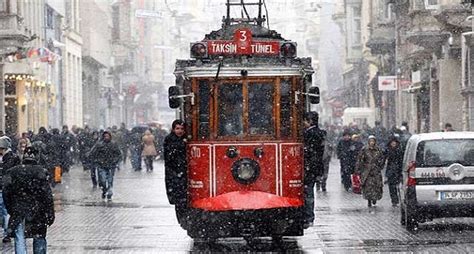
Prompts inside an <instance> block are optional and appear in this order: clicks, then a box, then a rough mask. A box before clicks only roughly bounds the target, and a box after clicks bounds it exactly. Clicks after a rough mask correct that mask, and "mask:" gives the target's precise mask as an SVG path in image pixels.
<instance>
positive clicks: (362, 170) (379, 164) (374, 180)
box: [356, 136, 385, 207]
mask: <svg viewBox="0 0 474 254" xmlns="http://www.w3.org/2000/svg"><path fill="white" fill-rule="evenodd" d="M384 162H385V160H384V154H383V151H382V150H381V149H380V148H379V147H378V146H377V139H376V138H375V136H369V141H368V144H367V146H365V147H364V148H362V151H360V153H359V156H358V158H357V165H356V174H359V175H360V186H361V190H362V194H363V197H364V198H365V199H366V200H367V202H368V206H369V207H371V206H372V205H375V204H376V203H377V200H380V199H382V195H383V179H382V170H383V166H384Z"/></svg>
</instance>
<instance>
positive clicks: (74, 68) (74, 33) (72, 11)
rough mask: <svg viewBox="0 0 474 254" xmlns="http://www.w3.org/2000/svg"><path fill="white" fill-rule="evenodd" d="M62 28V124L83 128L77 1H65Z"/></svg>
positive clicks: (78, 8) (80, 46)
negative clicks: (63, 47)
mask: <svg viewBox="0 0 474 254" xmlns="http://www.w3.org/2000/svg"><path fill="white" fill-rule="evenodd" d="M65 9H66V17H65V24H64V27H63V38H64V44H65V49H64V53H63V56H62V64H63V75H62V76H63V77H62V78H63V80H62V103H63V108H62V111H63V119H62V122H63V124H66V125H69V126H73V125H76V126H83V124H84V122H83V121H84V119H83V108H82V37H81V34H80V33H81V26H80V5H79V0H67V1H65Z"/></svg>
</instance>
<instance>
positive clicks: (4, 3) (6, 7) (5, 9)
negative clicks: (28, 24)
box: [0, 0, 10, 13]
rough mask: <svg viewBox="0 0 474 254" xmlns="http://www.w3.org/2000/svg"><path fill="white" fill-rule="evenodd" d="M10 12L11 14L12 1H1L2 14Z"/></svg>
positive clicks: (0, 11) (0, 10)
mask: <svg viewBox="0 0 474 254" xmlns="http://www.w3.org/2000/svg"><path fill="white" fill-rule="evenodd" d="M8 12H10V1H9V0H2V1H0V13H8Z"/></svg>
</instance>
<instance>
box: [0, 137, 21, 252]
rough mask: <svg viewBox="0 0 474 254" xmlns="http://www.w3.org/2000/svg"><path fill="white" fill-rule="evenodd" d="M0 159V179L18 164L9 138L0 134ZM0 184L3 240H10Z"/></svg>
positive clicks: (17, 158)
mask: <svg viewBox="0 0 474 254" xmlns="http://www.w3.org/2000/svg"><path fill="white" fill-rule="evenodd" d="M0 155H1V158H0V161H1V165H0V167H1V170H0V181H1V178H3V175H4V174H5V172H6V171H7V170H8V169H10V168H12V167H15V166H17V165H20V163H21V161H20V157H18V155H16V154H15V153H14V152H13V151H12V150H11V141H10V138H9V137H7V136H2V137H0ZM2 186H3V185H2V184H1V182H0V212H1V214H2V219H3V240H2V241H3V242H4V243H5V242H10V241H11V240H10V237H9V236H8V234H7V229H8V212H7V209H6V208H5V204H4V202H3V197H2Z"/></svg>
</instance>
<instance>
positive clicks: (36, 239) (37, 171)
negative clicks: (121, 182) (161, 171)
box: [0, 124, 167, 253]
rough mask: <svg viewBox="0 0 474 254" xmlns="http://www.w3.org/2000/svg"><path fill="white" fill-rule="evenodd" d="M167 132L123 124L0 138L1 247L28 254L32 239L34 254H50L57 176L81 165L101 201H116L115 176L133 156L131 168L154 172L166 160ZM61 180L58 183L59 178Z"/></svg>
mask: <svg viewBox="0 0 474 254" xmlns="http://www.w3.org/2000/svg"><path fill="white" fill-rule="evenodd" d="M166 135H167V133H166V131H164V130H163V129H161V128H148V127H147V126H140V127H136V128H132V129H131V130H128V129H126V128H125V124H122V125H121V126H120V128H118V127H116V126H113V127H111V128H108V129H106V130H92V129H90V128H89V127H87V126H86V127H84V128H76V127H74V126H73V128H72V129H71V130H69V128H68V126H63V128H62V131H60V130H59V129H51V130H49V131H48V130H47V129H46V128H44V127H41V128H40V129H39V130H38V133H33V132H27V133H22V135H21V136H16V135H11V136H7V135H4V133H0V161H1V167H0V169H1V172H0V177H2V179H1V184H0V191H1V192H2V193H0V212H1V215H2V220H3V242H10V241H11V237H14V238H15V253H26V242H25V238H33V248H34V253H46V246H47V244H46V231H47V227H48V226H50V225H52V224H53V222H54V203H53V196H52V191H51V187H54V185H55V183H56V181H57V174H58V171H57V169H58V168H59V174H62V173H63V172H69V170H70V168H71V167H72V166H73V165H75V164H77V165H82V167H83V169H84V171H90V176H91V182H92V187H93V188H97V186H99V187H100V188H101V190H102V195H101V196H102V198H103V199H105V198H107V200H110V199H111V198H112V195H113V178H114V174H115V170H118V169H120V166H121V165H123V164H122V163H125V161H126V160H127V155H128V153H129V152H130V154H131V161H132V167H133V169H134V170H135V171H140V170H142V161H144V162H145V166H146V170H147V172H151V171H153V161H154V160H155V159H160V157H162V147H163V142H164V139H165V136H166ZM59 179H60V178H59Z"/></svg>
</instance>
